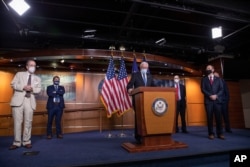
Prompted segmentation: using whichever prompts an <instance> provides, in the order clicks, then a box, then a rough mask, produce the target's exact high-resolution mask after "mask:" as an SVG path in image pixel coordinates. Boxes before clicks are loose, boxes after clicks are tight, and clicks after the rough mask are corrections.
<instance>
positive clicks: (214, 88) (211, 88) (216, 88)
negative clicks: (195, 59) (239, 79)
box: [201, 76, 224, 104]
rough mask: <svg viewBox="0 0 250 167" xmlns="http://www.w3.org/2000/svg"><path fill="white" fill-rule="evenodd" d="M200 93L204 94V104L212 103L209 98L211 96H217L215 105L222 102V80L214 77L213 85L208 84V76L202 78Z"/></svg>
mask: <svg viewBox="0 0 250 167" xmlns="http://www.w3.org/2000/svg"><path fill="white" fill-rule="evenodd" d="M201 91H202V93H203V94H204V102H205V104H209V103H213V102H214V101H213V100H211V99H210V98H209V96H211V95H215V94H216V95H217V97H218V98H217V99H216V100H215V102H216V103H222V102H223V91H224V87H223V83H222V80H221V79H220V78H218V77H216V76H214V80H213V84H212V85H211V84H210V81H209V78H208V76H206V77H203V78H202V80H201Z"/></svg>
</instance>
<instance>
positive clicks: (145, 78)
mask: <svg viewBox="0 0 250 167" xmlns="http://www.w3.org/2000/svg"><path fill="white" fill-rule="evenodd" d="M142 76H143V80H144V84H145V86H146V85H147V77H146V74H145V73H143V74H142Z"/></svg>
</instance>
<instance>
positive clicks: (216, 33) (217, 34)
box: [211, 26, 222, 39]
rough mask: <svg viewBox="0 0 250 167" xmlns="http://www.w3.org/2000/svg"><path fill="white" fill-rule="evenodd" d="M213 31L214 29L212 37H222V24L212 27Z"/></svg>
mask: <svg viewBox="0 0 250 167" xmlns="http://www.w3.org/2000/svg"><path fill="white" fill-rule="evenodd" d="M211 31H212V38H213V39H215V38H220V37H222V27H221V26H219V27H214V28H212V30H211Z"/></svg>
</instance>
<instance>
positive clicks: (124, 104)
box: [117, 58, 132, 116]
mask: <svg viewBox="0 0 250 167" xmlns="http://www.w3.org/2000/svg"><path fill="white" fill-rule="evenodd" d="M117 80H118V85H119V93H120V96H119V97H120V102H121V103H120V110H119V112H118V116H120V115H122V114H124V113H125V112H127V111H130V110H132V102H131V99H130V97H129V95H128V92H127V84H128V74H127V71H126V67H125V62H124V59H123V58H121V62H120V70H119V74H118V78H117Z"/></svg>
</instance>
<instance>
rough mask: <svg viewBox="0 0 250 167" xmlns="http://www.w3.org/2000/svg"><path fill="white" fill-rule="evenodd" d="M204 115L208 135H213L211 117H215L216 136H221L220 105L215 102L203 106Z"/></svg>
mask: <svg viewBox="0 0 250 167" xmlns="http://www.w3.org/2000/svg"><path fill="white" fill-rule="evenodd" d="M205 107H206V113H207V127H208V135H214V131H213V116H215V123H216V134H217V135H218V136H219V135H222V134H223V132H222V121H221V107H222V105H221V104H217V103H215V102H213V103H209V104H206V105H205Z"/></svg>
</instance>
